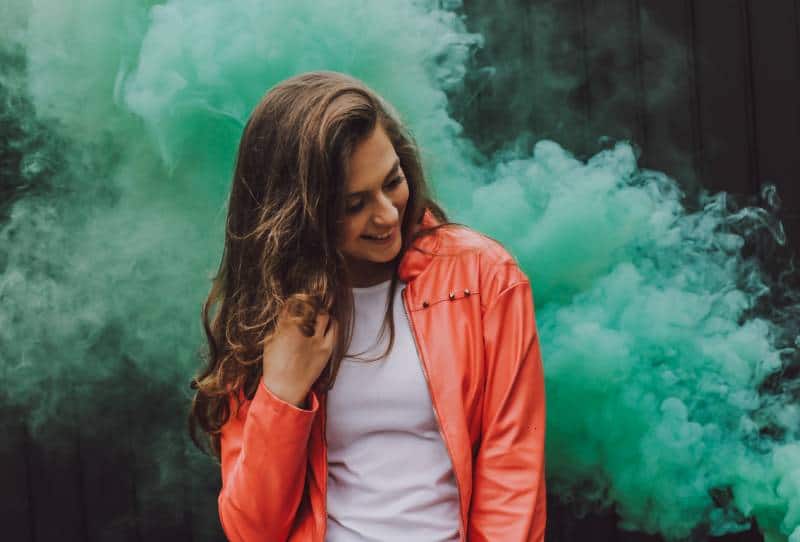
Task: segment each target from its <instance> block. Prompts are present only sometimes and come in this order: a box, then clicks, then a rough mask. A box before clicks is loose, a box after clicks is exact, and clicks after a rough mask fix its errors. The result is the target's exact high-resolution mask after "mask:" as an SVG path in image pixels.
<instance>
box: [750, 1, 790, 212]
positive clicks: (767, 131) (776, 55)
mask: <svg viewBox="0 0 800 542" xmlns="http://www.w3.org/2000/svg"><path fill="white" fill-rule="evenodd" d="M748 6H749V11H750V16H749V18H748V20H749V21H750V28H751V38H752V39H751V51H752V60H753V62H752V67H753V76H754V77H753V98H754V111H755V128H756V130H755V133H756V141H757V143H758V166H759V167H758V175H759V180H760V181H761V183H765V182H769V183H774V184H776V185H777V186H778V194H779V195H780V197H781V199H782V200H783V207H784V208H785V209H786V210H787V211H789V212H800V43H798V20H797V12H796V11H795V6H794V5H793V3H792V2H790V1H780V2H753V1H751V2H749V4H748Z"/></svg>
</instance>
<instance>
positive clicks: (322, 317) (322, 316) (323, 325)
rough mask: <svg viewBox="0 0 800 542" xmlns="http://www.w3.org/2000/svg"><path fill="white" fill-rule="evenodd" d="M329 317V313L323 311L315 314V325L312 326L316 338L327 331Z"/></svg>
mask: <svg viewBox="0 0 800 542" xmlns="http://www.w3.org/2000/svg"><path fill="white" fill-rule="evenodd" d="M330 319H331V316H330V314H329V313H327V312H325V311H320V312H319V314H317V321H316V325H315V326H314V335H315V336H316V337H323V336H324V335H325V333H326V332H327V331H328V323H329V322H330Z"/></svg>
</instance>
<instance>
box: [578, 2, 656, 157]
mask: <svg viewBox="0 0 800 542" xmlns="http://www.w3.org/2000/svg"><path fill="white" fill-rule="evenodd" d="M580 5H581V8H582V16H583V19H584V20H583V25H584V27H585V29H586V42H585V45H586V53H585V54H586V57H587V66H588V82H587V93H586V98H587V101H588V104H587V105H588V110H589V131H590V133H592V134H595V135H597V136H609V137H611V138H612V139H630V140H632V141H634V142H635V143H636V144H637V145H640V146H641V145H642V144H643V142H644V117H643V113H644V112H643V108H644V103H643V101H642V98H643V92H642V90H643V89H642V86H643V81H642V74H641V72H640V69H639V68H640V62H639V60H640V48H639V47H640V42H639V40H638V37H639V32H640V29H639V10H638V1H634V0H614V1H608V0H580Z"/></svg>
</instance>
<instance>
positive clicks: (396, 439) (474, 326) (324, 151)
mask: <svg viewBox="0 0 800 542" xmlns="http://www.w3.org/2000/svg"><path fill="white" fill-rule="evenodd" d="M213 306H217V310H216V313H215V314H214V316H213V319H211V318H210V313H211V307H213ZM203 323H204V326H205V329H206V334H207V338H208V344H209V354H208V364H207V367H205V369H204V370H203V371H202V372H201V374H199V375H198V377H197V378H196V380H195V383H194V385H195V387H196V388H197V393H196V395H195V398H194V402H193V405H192V412H191V417H190V421H191V426H192V435H193V438H195V442H197V441H198V439H197V427H198V426H199V427H200V428H201V429H202V430H203V431H204V432H205V433H207V434H208V436H209V439H210V443H211V448H212V450H213V452H214V453H215V454H216V455H217V456H218V457H219V458H220V460H221V465H222V490H221V491H220V495H219V514H220V519H221V521H222V525H223V529H224V530H225V533H226V534H227V536H228V537H229V538H230V539H231V540H235V541H248V542H249V541H254V540H267V541H283V540H291V541H320V542H322V541H323V540H326V541H333V542H340V541H355V540H380V541H389V540H415V541H416V540H425V541H429V540H470V541H471V542H477V541H483V540H490V541H493V542H495V541H503V542H512V541H523V540H524V541H531V540H543V538H544V525H545V481H544V480H545V479H544V429H545V403H544V384H543V377H542V367H541V359H540V351H539V341H538V337H537V334H536V325H535V320H534V311H533V301H532V295H531V287H530V284H529V282H528V279H527V277H526V276H525V274H524V273H523V272H522V270H521V269H520V268H519V267H518V266H517V264H516V262H515V261H514V259H513V258H512V257H511V256H510V255H509V254H508V252H506V251H505V250H504V249H503V247H502V246H501V245H500V244H499V243H497V242H495V241H493V240H491V239H489V238H487V237H485V236H483V235H480V234H478V233H476V232H474V231H472V230H470V229H468V228H466V227H464V226H460V225H457V224H450V223H448V222H447V220H446V216H445V213H444V212H443V211H442V209H441V208H440V207H439V206H438V205H437V204H436V203H435V202H434V201H433V200H432V198H431V196H430V195H429V193H428V188H427V186H426V183H425V179H424V176H423V171H422V167H421V164H420V159H419V156H418V152H417V149H416V147H415V145H414V143H413V141H412V139H411V137H410V136H409V135H408V133H407V132H406V130H405V129H404V127H403V126H402V125H401V123H400V122H399V120H398V117H397V114H396V113H395V112H394V111H393V110H392V109H391V108H390V106H389V105H388V104H386V103H385V102H384V101H383V100H382V99H381V98H380V97H379V96H377V95H376V94H375V93H374V92H373V91H372V90H370V89H369V88H367V87H366V86H365V85H364V84H363V83H361V82H360V81H358V80H356V79H353V78H351V77H349V76H345V75H342V74H338V73H333V72H314V73H307V74H303V75H299V76H296V77H292V78H290V79H288V80H286V81H284V82H282V83H280V84H278V85H277V86H275V87H274V88H272V89H271V90H270V91H269V92H268V93H267V94H266V95H265V97H264V98H263V99H262V101H261V103H260V104H259V105H258V107H257V108H256V109H255V111H254V112H253V114H252V116H251V118H250V120H249V121H248V123H247V126H246V127H245V129H244V134H243V135H242V139H241V142H240V146H239V153H238V158H237V164H236V169H235V175H234V179H233V185H232V189H231V195H230V201H229V208H228V222H227V231H226V238H225V249H224V254H223V258H222V263H221V265H220V269H219V272H218V273H217V276H216V277H215V279H214V281H213V285H212V288H211V292H210V294H209V296H208V299H207V300H206V303H205V305H204V307H203ZM387 329H388V331H389V333H388V341H387V340H385V339H386V338H387V336H386V334H385V333H384V332H385V331H386V330H387ZM368 353H372V354H373V355H367V356H364V355H365V354H368ZM334 382H335V383H336V385H335V386H334Z"/></svg>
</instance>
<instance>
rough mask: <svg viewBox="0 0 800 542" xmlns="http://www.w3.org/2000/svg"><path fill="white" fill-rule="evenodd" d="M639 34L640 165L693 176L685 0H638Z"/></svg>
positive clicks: (684, 181) (691, 182)
mask: <svg viewBox="0 0 800 542" xmlns="http://www.w3.org/2000/svg"><path fill="white" fill-rule="evenodd" d="M640 13H641V15H640V25H641V31H640V33H639V34H640V39H641V50H642V55H641V58H642V68H641V69H642V74H643V76H642V77H643V81H644V84H643V93H644V98H643V100H644V103H645V107H644V114H645V122H644V126H645V139H644V145H643V146H644V152H643V155H642V159H641V164H642V166H643V167H647V168H652V169H657V170H660V171H664V172H666V173H667V174H669V175H670V176H671V177H674V178H675V179H677V180H678V181H679V182H680V183H681V185H682V186H684V187H686V188H687V189H688V188H689V187H695V186H696V184H697V182H698V181H699V166H698V159H699V154H698V151H699V143H700V140H699V137H700V136H699V130H698V127H697V126H696V124H695V121H696V119H697V96H696V92H695V90H696V89H695V80H694V71H695V62H694V41H693V40H694V36H693V34H692V17H693V13H692V4H691V0H675V1H672V2H663V1H661V0H641V10H640Z"/></svg>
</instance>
